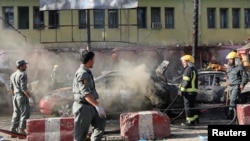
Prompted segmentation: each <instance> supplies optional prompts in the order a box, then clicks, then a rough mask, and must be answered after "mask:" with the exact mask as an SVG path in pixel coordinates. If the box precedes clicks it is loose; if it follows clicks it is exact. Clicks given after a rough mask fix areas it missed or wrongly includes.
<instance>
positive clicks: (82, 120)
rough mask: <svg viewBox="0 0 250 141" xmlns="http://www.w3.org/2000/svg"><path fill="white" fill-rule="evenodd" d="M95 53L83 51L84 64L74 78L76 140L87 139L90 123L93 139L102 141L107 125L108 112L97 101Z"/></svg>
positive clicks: (73, 107)
mask: <svg viewBox="0 0 250 141" xmlns="http://www.w3.org/2000/svg"><path fill="white" fill-rule="evenodd" d="M94 55H95V54H94V53H93V52H89V51H83V53H82V64H81V65H80V67H79V68H78V70H77V71H76V73H75V77H74V80H73V93H74V103H73V106H72V111H73V115H74V141H83V140H85V139H86V137H87V134H88V131H89V127H90V125H92V127H93V133H92V135H91V141H101V139H102V136H103V133H104V129H105V126H106V121H105V118H106V113H105V111H104V108H103V107H102V106H101V105H100V103H99V102H98V101H97V99H98V98H99V96H98V93H97V91H96V89H95V82H94V79H93V75H92V73H91V71H90V69H91V68H93V64H94Z"/></svg>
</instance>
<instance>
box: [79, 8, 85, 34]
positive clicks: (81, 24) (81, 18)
mask: <svg viewBox="0 0 250 141" xmlns="http://www.w3.org/2000/svg"><path fill="white" fill-rule="evenodd" d="M78 16H79V23H78V24H79V28H80V29H86V27H87V22H86V10H79V11H78Z"/></svg>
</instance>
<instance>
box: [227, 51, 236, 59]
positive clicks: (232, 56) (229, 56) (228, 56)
mask: <svg viewBox="0 0 250 141" xmlns="http://www.w3.org/2000/svg"><path fill="white" fill-rule="evenodd" d="M237 57H238V55H237V52H235V51H231V52H230V53H228V54H227V56H226V59H234V58H237Z"/></svg>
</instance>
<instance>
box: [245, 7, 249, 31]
mask: <svg viewBox="0 0 250 141" xmlns="http://www.w3.org/2000/svg"><path fill="white" fill-rule="evenodd" d="M245 28H250V8H246V9H245Z"/></svg>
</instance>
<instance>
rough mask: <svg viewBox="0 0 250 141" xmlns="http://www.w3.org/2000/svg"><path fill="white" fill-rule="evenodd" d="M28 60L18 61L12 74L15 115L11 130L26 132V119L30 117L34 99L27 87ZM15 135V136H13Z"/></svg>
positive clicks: (11, 83) (11, 85) (11, 88)
mask: <svg viewBox="0 0 250 141" xmlns="http://www.w3.org/2000/svg"><path fill="white" fill-rule="evenodd" d="M27 64H28V63H27V62H26V61H25V60H18V61H16V66H17V70H16V71H15V72H14V73H12V74H11V76H10V91H11V94H12V96H13V115H12V121H11V122H12V123H11V128H10V130H11V131H12V132H18V133H21V134H26V132H25V129H26V121H27V119H28V118H29V117H30V104H33V99H32V98H31V96H30V93H29V91H28V88H27V74H26V72H25V71H26V68H27ZM11 137H13V136H11Z"/></svg>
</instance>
